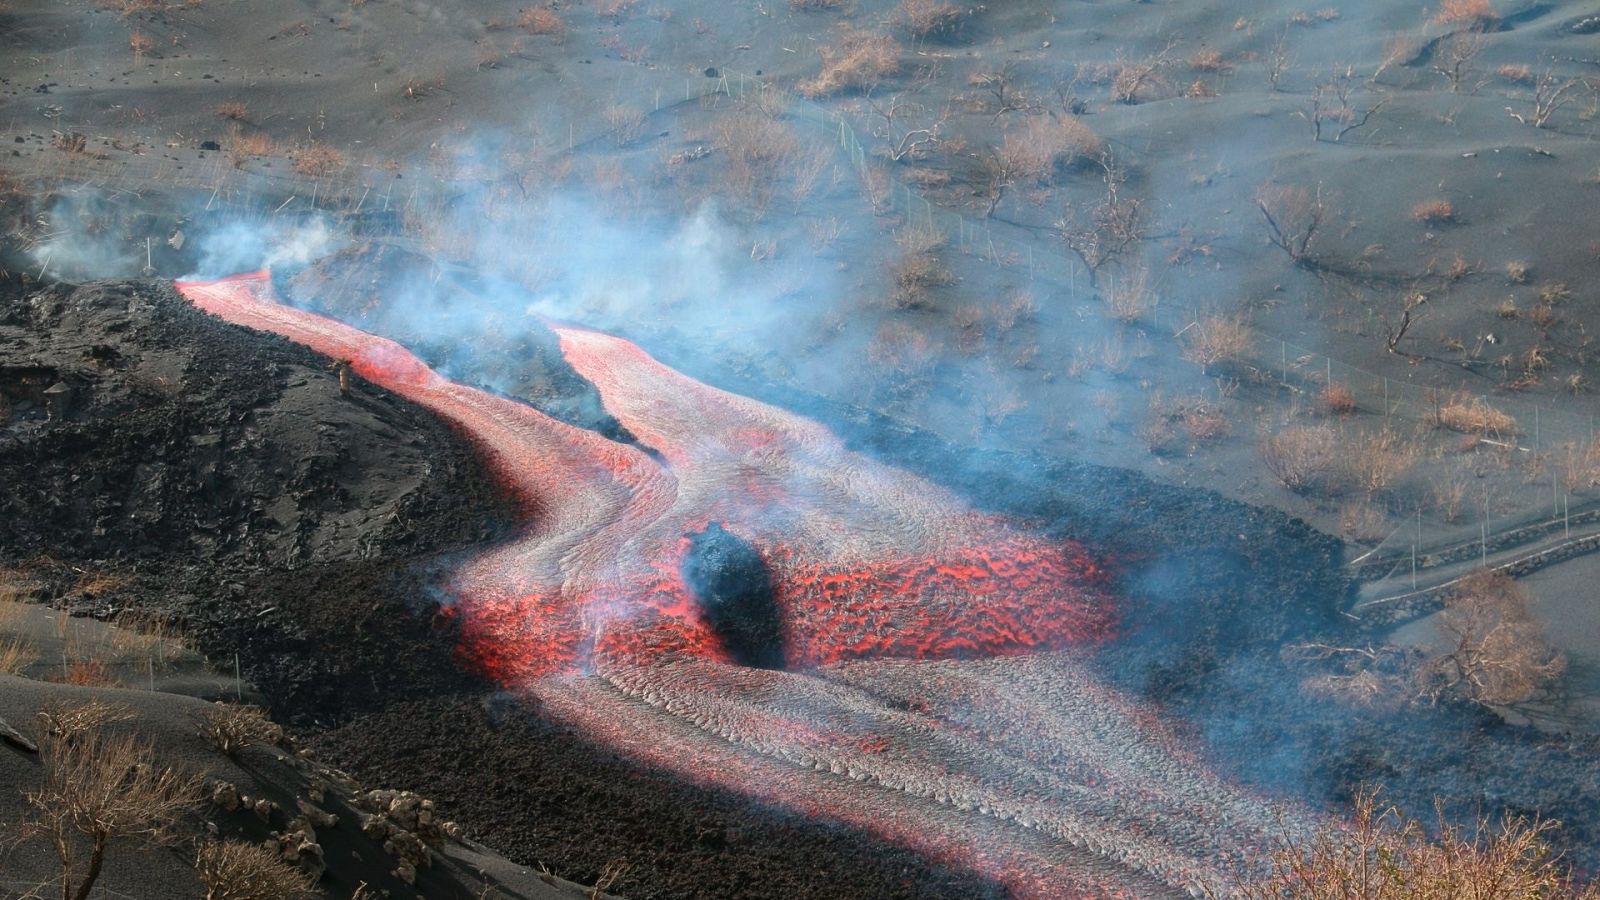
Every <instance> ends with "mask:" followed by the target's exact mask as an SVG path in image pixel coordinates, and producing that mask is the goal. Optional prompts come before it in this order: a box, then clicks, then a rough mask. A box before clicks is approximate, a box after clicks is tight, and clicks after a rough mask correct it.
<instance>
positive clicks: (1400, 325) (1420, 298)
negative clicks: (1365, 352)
mask: <svg viewBox="0 0 1600 900" xmlns="http://www.w3.org/2000/svg"><path fill="white" fill-rule="evenodd" d="M1427 302H1428V295H1427V294H1424V293H1423V292H1421V291H1410V292H1409V293H1407V294H1406V298H1405V302H1403V303H1402V304H1401V305H1400V313H1399V315H1397V316H1394V317H1392V318H1391V317H1390V316H1387V315H1386V316H1384V317H1383V345H1384V346H1385V347H1387V348H1389V352H1390V353H1393V352H1395V348H1396V347H1398V346H1400V342H1401V341H1402V340H1404V339H1405V336H1406V332H1407V331H1409V330H1411V326H1412V325H1413V324H1415V323H1416V321H1417V320H1418V319H1420V318H1422V314H1421V313H1420V312H1419V310H1421V309H1422V305H1423V304H1424V303H1427Z"/></svg>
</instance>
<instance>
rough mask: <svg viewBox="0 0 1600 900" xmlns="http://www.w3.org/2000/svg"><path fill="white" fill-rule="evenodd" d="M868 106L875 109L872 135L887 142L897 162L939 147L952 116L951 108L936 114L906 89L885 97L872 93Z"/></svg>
mask: <svg viewBox="0 0 1600 900" xmlns="http://www.w3.org/2000/svg"><path fill="white" fill-rule="evenodd" d="M867 109H868V110H870V111H871V113H872V126H871V129H870V130H871V132H872V136H873V137H875V138H877V139H878V140H880V141H882V142H883V147H884V152H885V153H886V154H887V155H888V157H889V158H890V159H891V160H894V161H895V162H899V161H900V160H902V159H906V158H908V157H910V158H916V157H919V156H921V155H922V154H924V153H926V152H927V151H929V150H932V149H933V148H935V147H937V146H938V145H939V142H940V140H941V138H940V132H941V131H942V130H943V129H944V126H945V122H946V121H947V120H948V119H949V117H950V110H949V109H948V108H946V109H944V110H940V111H939V112H938V114H937V115H934V114H933V113H931V112H930V111H929V109H928V107H926V106H924V105H923V104H921V103H918V102H916V101H915V100H913V99H911V98H909V97H908V96H907V95H906V93H905V92H896V93H894V94H891V95H889V96H887V97H884V98H881V99H880V98H873V97H868V98H867Z"/></svg>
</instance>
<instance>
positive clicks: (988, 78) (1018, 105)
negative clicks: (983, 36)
mask: <svg viewBox="0 0 1600 900" xmlns="http://www.w3.org/2000/svg"><path fill="white" fill-rule="evenodd" d="M969 83H970V84H972V85H973V86H974V87H979V88H982V89H983V90H984V91H986V92H987V93H989V94H990V95H991V96H993V97H994V115H993V116H992V117H991V118H990V120H989V121H990V123H991V124H993V123H996V122H999V121H1000V117H1001V116H1003V115H1005V114H1006V113H1008V112H1014V111H1016V110H1019V109H1027V108H1028V99H1027V97H1026V96H1024V95H1023V94H1022V92H1021V91H1019V90H1018V89H1017V86H1016V65H1015V64H1014V63H1011V62H1007V63H1006V64H1005V65H1002V66H1001V67H1000V68H998V69H993V70H991V71H987V72H976V73H974V74H973V76H972V78H971V79H970V81H969Z"/></svg>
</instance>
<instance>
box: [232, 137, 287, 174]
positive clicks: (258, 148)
mask: <svg viewBox="0 0 1600 900" xmlns="http://www.w3.org/2000/svg"><path fill="white" fill-rule="evenodd" d="M274 149H275V147H274V145H273V143H272V138H271V137H269V136H267V135H266V134H265V133H262V132H257V133H255V134H244V133H242V132H241V131H239V130H238V129H237V128H235V129H234V130H232V131H231V132H230V133H229V138H228V162H230V163H232V164H233V167H234V168H236V169H237V168H242V167H243V166H244V164H245V163H247V162H249V161H250V159H251V157H256V156H271V155H272V151H273V150H274Z"/></svg>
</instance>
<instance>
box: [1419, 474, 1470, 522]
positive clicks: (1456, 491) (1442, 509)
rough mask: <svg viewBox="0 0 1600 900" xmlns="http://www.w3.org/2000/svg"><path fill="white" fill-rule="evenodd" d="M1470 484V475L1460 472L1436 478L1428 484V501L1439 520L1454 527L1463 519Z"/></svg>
mask: <svg viewBox="0 0 1600 900" xmlns="http://www.w3.org/2000/svg"><path fill="white" fill-rule="evenodd" d="M1468 484H1470V480H1469V476H1468V474H1467V473H1466V472H1463V471H1459V470H1458V471H1453V472H1447V473H1445V474H1443V475H1438V476H1435V477H1434V478H1433V479H1431V480H1430V481H1429V482H1428V501H1429V503H1430V504H1431V505H1432V506H1433V509H1434V511H1435V512H1437V513H1438V514H1439V518H1441V519H1443V520H1445V522H1447V523H1450V524H1452V525H1453V524H1455V522H1456V521H1457V520H1459V519H1460V518H1461V510H1462V508H1463V507H1464V506H1465V505H1466V500H1467V485H1468Z"/></svg>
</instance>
